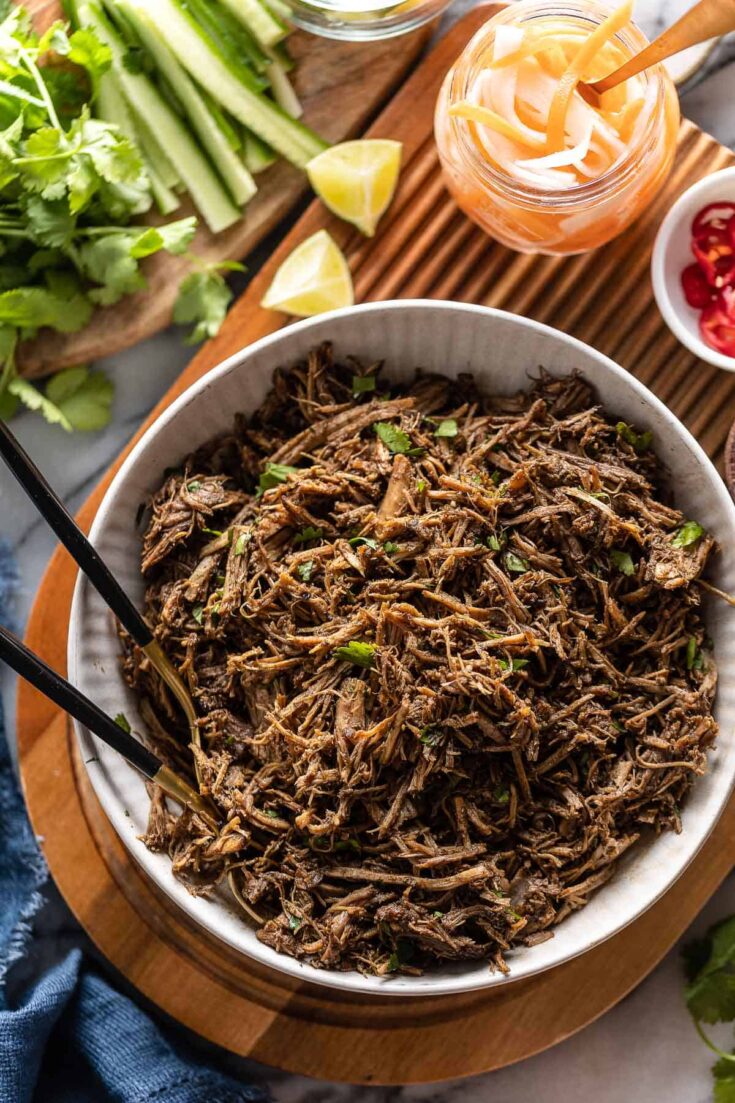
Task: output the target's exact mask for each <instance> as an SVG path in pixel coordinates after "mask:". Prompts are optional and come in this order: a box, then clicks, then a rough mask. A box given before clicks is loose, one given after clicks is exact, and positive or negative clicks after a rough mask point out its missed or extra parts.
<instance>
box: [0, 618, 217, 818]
mask: <svg viewBox="0 0 735 1103" xmlns="http://www.w3.org/2000/svg"><path fill="white" fill-rule="evenodd" d="M0 659H2V660H3V661H4V662H6V663H7V664H8V666H9V667H12V669H13V670H14V671H15V672H16V673H17V674H20V676H21V678H25V680H26V681H27V682H30V683H31V685H32V686H35V688H36V689H38V690H40V691H41V693H43V694H44V696H45V697H48V698H49V700H51V701H53V702H54V704H55V705H59V707H60V708H62V709H64V711H65V712H68V713H69V715H70V716H73V717H74V719H75V720H78V721H79V722H80V724H84V726H85V727H86V728H89V730H90V731H91V732H92V733H93V734H94V735H96V736H97V737H98V738H99V739H101V740H102V741H103V742H104V743H107V745H108V746H109V747H112V748H113V750H115V751H117V752H118V753H119V754H121V755H122V756H123V758H126V759H127V761H128V762H129V763H130V764H131V766H135V768H136V770H139V771H140V772H141V774H143V775H144V776H145V777H147V778H150V780H151V781H155V783H156V785H160V786H161V788H162V789H163V790H164V791H165V792H166V793H168V795H169V796H171V797H174V799H175V800H178V801H180V802H181V803H182V804H185V805H186V806H187V807H188V808H191V809H192V810H193V811H195V812H199V813H200V814H201V815H203V816H205V817H206V818H207V820H208V821H209V820H211V819H212V809H211V808H210V807H209V805H208V804H207V802H206V800H205V799H204V798H203V797H202V796H201V795H200V794H199V793H197V792H196V791H195V790H194V789H192V787H191V785H189V784H188V782H186V781H184V779H183V778H181V777H179V775H178V774H176V773H174V771H173V770H171V769H170V768H169V767H168V766H165V765H164V764H163V762H161V760H160V758H158V756H157V755H155V754H153V752H152V751H149V750H148V748H147V747H145V746H144V745H143V744H142V743H140V742H139V741H138V740H137V739H136V738H135V736H133V735H131V734H130V732H128V731H126V730H125V728H122V727H121V726H120V725H119V724H118V723H117V721H116V720H112V719H111V718H110V717H109V716H108V715H107V713H106V712H103V711H102V709H101V708H99V707H98V706H97V705H95V704H94V702H93V701H90V699H89V697H85V696H84V694H83V693H82V692H81V690H79V689H77V688H76V686H73V685H72V684H71V682H67V680H66V678H62V676H61V675H60V674H58V673H57V672H56V671H55V670H52V669H51V667H50V666H47V665H46V663H45V662H44V661H43V659H40V658H39V657H38V655H34V653H33V652H32V651H31V650H30V649H29V648H28V647H26V645H25V644H24V643H23V642H22V641H21V640H19V639H18V637H17V636H14V635H13V633H12V632H11V631H9V630H8V629H7V628H4V627H3V626H2V625H0Z"/></svg>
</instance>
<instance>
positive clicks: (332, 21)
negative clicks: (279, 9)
mask: <svg viewBox="0 0 735 1103" xmlns="http://www.w3.org/2000/svg"><path fill="white" fill-rule="evenodd" d="M282 2H283V0H279V3H282ZM450 3H451V0H403V3H397V2H396V0H288V18H289V19H290V20H291V22H292V23H295V24H296V26H297V27H301V28H302V30H305V31H311V33H312V34H318V35H322V36H323V37H325V38H342V39H348V40H351V41H355V42H361V41H362V42H364V41H368V40H371V39H381V38H395V37H396V35H400V34H407V33H408V31H413V30H416V28H417V27H422V26H423V25H424V23H428V22H429V20H430V19H434V18H435V17H436V16H437V15H439V14H440V13H441V12H442V11H444V9H445V8H447V7H448V6H449V4H450Z"/></svg>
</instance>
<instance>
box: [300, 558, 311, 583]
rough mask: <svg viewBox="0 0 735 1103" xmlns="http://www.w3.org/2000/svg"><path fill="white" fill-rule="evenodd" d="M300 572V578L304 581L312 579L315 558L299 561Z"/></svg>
mask: <svg viewBox="0 0 735 1103" xmlns="http://www.w3.org/2000/svg"><path fill="white" fill-rule="evenodd" d="M296 569H297V571H298V573H299V578H300V579H301V581H302V582H308V581H309V580H310V579H311V575H312V572H313V570H314V560H313V559H307V561H306V563H299V565H298V567H297V568H296Z"/></svg>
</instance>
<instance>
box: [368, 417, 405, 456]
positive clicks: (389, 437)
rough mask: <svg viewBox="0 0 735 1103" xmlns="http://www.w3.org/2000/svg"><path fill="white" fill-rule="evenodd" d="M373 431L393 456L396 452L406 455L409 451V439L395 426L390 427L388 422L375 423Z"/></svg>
mask: <svg viewBox="0 0 735 1103" xmlns="http://www.w3.org/2000/svg"><path fill="white" fill-rule="evenodd" d="M373 429H374V430H375V432H376V433H377V434H378V437H379V438H380V440H382V442H383V444H384V445H385V446H386V448H387V449H388V451H389V452H393V454H394V455H395V453H397V452H398V453H402V454H403V455H406V454H407V453H409V452H410V451H411V438H410V437H409V436H408V433H404V431H403V429H399V428H398V426H397V425H392V424H391V423H390V422H389V421H376V422H375V424H374V425H373Z"/></svg>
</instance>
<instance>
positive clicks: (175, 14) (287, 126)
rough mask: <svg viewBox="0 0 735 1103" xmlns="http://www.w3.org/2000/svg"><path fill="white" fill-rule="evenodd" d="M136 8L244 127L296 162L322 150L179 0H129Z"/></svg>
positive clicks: (301, 164)
mask: <svg viewBox="0 0 735 1103" xmlns="http://www.w3.org/2000/svg"><path fill="white" fill-rule="evenodd" d="M129 2H130V4H131V5H132V6H134V7H135V8H136V10H138V11H140V12H147V13H148V15H149V17H150V18H151V19H152V20H153V21H154V23H155V24H156V25H157V26H159V27H165V28H166V32H165V33H166V41H167V43H168V46H169V47H170V49H171V50H173V52H174V54H176V56H177V57H178V59H179V61H180V62H181V64H182V65H183V66H184V68H185V69H187V70H188V71H189V73H190V75H191V76H192V77H193V78H194V79H195V80H199V81H201V82H202V83H203V84H206V87H207V91H208V92H209V94H210V95H212V96H213V97H214V98H215V99H216V100H218V101H219V102H220V103H221V104H222V106H223V107H224V108H226V109H227V111H228V112H229V113H230V115H234V117H235V118H236V119H238V120H239V121H240V122H241V123H244V124H245V126H246V127H248V129H250V130H253V131H254V132H255V133H256V134H257V135H258V136H259V137H260V138H262V139H263V141H264V142H266V143H267V144H268V145H269V146H271V147H272V148H273V149H275V150H277V151H278V153H280V154H281V155H282V156H283V157H285V158H286V159H287V160H288V161H291V162H292V163H293V164H295V165H298V166H299V167H300V168H303V167H305V165H306V164H307V163H308V162H309V161H310V160H311V159H312V158H313V157H315V156H316V155H317V153H321V152H322V150H324V149H326V143H325V142H322V140H321V139H320V138H318V137H317V136H316V134H314V133H313V132H312V131H311V130H309V129H308V128H307V127H305V126H303V125H302V124H301V123H299V122H297V121H296V120H294V119H292V118H290V117H289V116H288V115H287V114H286V112H285V111H283V110H282V109H281V108H280V107H279V106H278V105H277V104H275V103H273V102H272V101H271V100H269V99H268V98H267V97H266V96H263V95H261V94H259V93H256V92H253V91H252V90H251V89H249V88H247V87H246V86H245V85H244V84H243V83H242V82H241V81H240V80H238V78H237V77H236V76H235V75H234V73H233V72H232V70H231V69H230V68H229V66H228V65H227V63H226V62H225V60H224V59H223V57H222V56H221V54H219V53H218V52H217V49H216V47H215V46H214V44H213V43H212V41H211V39H209V38H208V36H206V35H205V34H204V33H203V32H202V30H201V28H200V27H199V26H198V25H197V24H196V23H195V22H194V21H193V20H192V19H190V18H189V16H188V14H187V12H186V10H185V8H184V7H183V6H182V4H181V2H180V0H129Z"/></svg>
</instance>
